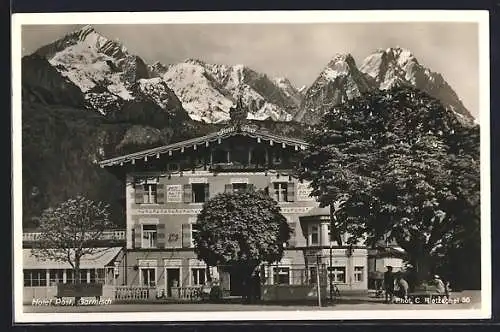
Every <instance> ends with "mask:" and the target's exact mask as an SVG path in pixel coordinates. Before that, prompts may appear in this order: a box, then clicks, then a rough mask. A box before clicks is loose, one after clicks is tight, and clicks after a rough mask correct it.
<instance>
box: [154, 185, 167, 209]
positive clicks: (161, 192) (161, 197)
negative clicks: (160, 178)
mask: <svg viewBox="0 0 500 332" xmlns="http://www.w3.org/2000/svg"><path fill="white" fill-rule="evenodd" d="M156 202H157V203H158V204H163V203H165V185H164V184H162V183H158V184H157V185H156Z"/></svg>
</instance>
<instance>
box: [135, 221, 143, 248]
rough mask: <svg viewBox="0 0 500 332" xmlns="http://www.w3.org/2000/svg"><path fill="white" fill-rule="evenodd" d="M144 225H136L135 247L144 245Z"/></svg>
mask: <svg viewBox="0 0 500 332" xmlns="http://www.w3.org/2000/svg"><path fill="white" fill-rule="evenodd" d="M141 240H142V225H135V226H134V248H141V247H142V241H141Z"/></svg>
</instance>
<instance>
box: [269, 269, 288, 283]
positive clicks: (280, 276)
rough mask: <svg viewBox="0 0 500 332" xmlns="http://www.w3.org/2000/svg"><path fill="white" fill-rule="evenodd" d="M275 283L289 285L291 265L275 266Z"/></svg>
mask: <svg viewBox="0 0 500 332" xmlns="http://www.w3.org/2000/svg"><path fill="white" fill-rule="evenodd" d="M273 270H274V276H273V277H274V278H273V279H274V284H275V285H289V284H290V268H289V267H275V268H274V269H273Z"/></svg>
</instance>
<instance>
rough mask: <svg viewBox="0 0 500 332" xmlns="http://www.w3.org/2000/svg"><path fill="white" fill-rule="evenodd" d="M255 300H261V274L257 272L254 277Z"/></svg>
mask: <svg viewBox="0 0 500 332" xmlns="http://www.w3.org/2000/svg"><path fill="white" fill-rule="evenodd" d="M252 286H253V287H252V288H253V300H254V301H258V300H260V272H259V271H255V273H254V274H253V276H252Z"/></svg>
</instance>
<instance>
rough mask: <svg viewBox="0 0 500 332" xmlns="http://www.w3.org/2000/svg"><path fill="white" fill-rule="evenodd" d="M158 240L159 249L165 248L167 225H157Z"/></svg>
mask: <svg viewBox="0 0 500 332" xmlns="http://www.w3.org/2000/svg"><path fill="white" fill-rule="evenodd" d="M156 232H157V234H156V239H157V243H156V246H157V247H158V248H165V224H161V223H160V224H158V225H156Z"/></svg>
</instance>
